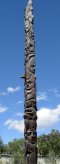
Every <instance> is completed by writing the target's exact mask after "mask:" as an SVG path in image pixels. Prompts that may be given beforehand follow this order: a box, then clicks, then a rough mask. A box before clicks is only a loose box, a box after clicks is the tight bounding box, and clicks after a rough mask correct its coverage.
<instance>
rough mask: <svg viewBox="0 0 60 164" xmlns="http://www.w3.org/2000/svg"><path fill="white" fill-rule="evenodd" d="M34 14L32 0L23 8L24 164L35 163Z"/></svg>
mask: <svg viewBox="0 0 60 164" xmlns="http://www.w3.org/2000/svg"><path fill="white" fill-rule="evenodd" d="M33 25H34V16H33V6H32V0H28V4H27V7H26V9H25V63H24V66H25V75H24V77H23V78H24V97H25V100H24V108H25V111H24V124H25V129H24V136H25V158H24V164H37V132H36V128H37V107H36V76H35V43H34V27H33Z"/></svg>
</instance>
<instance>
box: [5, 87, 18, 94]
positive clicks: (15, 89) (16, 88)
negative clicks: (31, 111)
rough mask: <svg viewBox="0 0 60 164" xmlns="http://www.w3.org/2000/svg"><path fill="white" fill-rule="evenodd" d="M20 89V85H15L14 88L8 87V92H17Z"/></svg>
mask: <svg viewBox="0 0 60 164" xmlns="http://www.w3.org/2000/svg"><path fill="white" fill-rule="evenodd" d="M19 90H20V86H17V87H15V88H13V87H8V88H7V92H8V93H14V92H17V91H19Z"/></svg>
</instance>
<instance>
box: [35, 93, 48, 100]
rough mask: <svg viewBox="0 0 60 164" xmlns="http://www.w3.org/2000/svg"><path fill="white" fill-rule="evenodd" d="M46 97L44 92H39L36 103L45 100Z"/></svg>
mask: <svg viewBox="0 0 60 164" xmlns="http://www.w3.org/2000/svg"><path fill="white" fill-rule="evenodd" d="M47 99H48V96H47V93H46V92H40V93H39V95H38V96H37V102H39V101H41V100H47Z"/></svg>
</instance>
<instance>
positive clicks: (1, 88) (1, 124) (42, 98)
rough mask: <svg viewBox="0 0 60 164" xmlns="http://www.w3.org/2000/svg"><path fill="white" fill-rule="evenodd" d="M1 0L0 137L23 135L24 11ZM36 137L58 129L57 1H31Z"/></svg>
mask: <svg viewBox="0 0 60 164" xmlns="http://www.w3.org/2000/svg"><path fill="white" fill-rule="evenodd" d="M26 4H27V0H22V1H20V0H0V136H1V137H2V139H3V141H4V142H5V143H7V142H8V141H10V140H12V139H14V138H22V137H23V136H24V133H23V132H24V121H23V112H24V83H23V80H22V79H20V76H22V75H23V74H24V45H25V33H24V8H25V7H26ZM33 5H34V16H35V22H34V32H35V42H36V44H35V54H36V57H35V59H36V77H37V81H36V84H37V108H38V111H37V115H38V120H37V124H38V130H37V131H38V135H40V134H43V133H48V132H50V131H51V129H53V128H54V129H58V130H60V126H59V124H60V0H50V1H48V0H38V1H36V0H33Z"/></svg>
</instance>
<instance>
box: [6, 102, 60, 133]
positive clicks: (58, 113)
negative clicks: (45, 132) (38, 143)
mask: <svg viewBox="0 0 60 164" xmlns="http://www.w3.org/2000/svg"><path fill="white" fill-rule="evenodd" d="M37 117H38V119H37V129H38V130H39V131H40V130H42V129H47V128H49V127H51V128H53V125H54V124H56V123H58V122H59V121H60V104H59V105H58V106H57V107H56V108H55V109H50V108H41V109H40V110H39V111H37ZM5 125H6V126H8V128H9V129H15V130H18V131H20V132H24V120H23V119H22V120H20V121H18V120H12V119H8V120H7V121H6V122H5Z"/></svg>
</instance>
